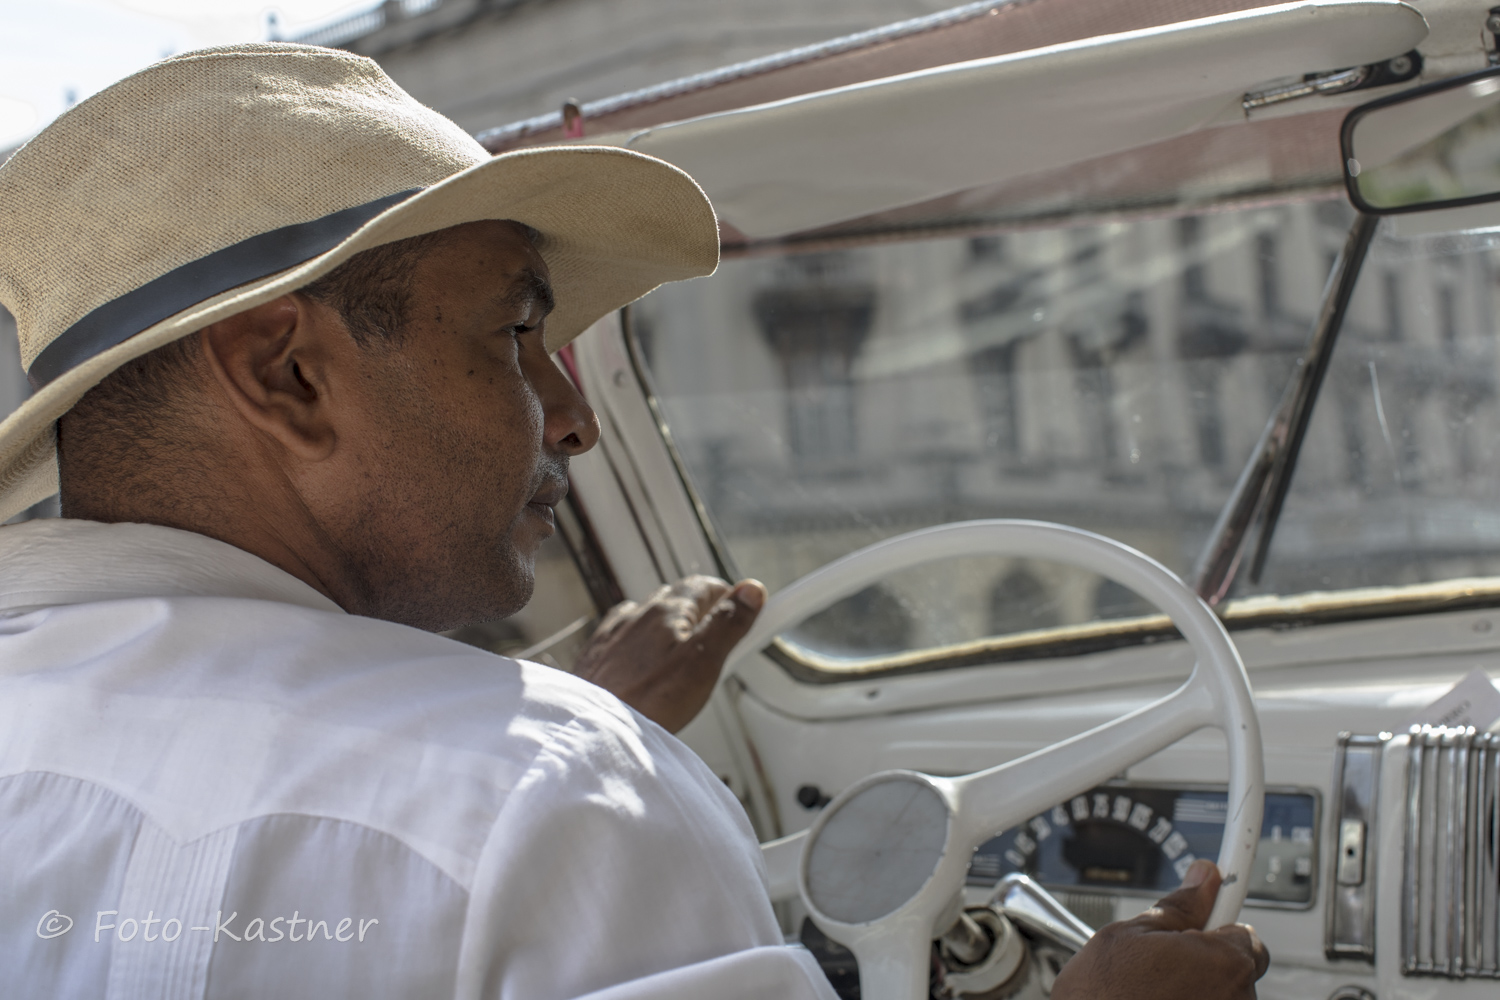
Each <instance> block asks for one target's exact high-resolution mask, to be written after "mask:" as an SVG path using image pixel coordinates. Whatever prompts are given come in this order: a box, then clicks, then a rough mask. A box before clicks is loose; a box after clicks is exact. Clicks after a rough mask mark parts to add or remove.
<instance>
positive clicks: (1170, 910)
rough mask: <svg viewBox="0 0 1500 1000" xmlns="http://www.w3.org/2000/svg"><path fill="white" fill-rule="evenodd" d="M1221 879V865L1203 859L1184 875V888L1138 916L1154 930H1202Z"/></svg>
mask: <svg viewBox="0 0 1500 1000" xmlns="http://www.w3.org/2000/svg"><path fill="white" fill-rule="evenodd" d="M1221 881H1222V878H1221V876H1220V875H1219V866H1218V865H1216V864H1214V863H1213V862H1212V861H1210V860H1208V859H1207V858H1199V859H1198V860H1197V861H1194V862H1193V864H1192V867H1190V868H1189V869H1188V870H1187V874H1186V875H1185V876H1183V879H1182V887H1181V888H1180V889H1178V890H1177V891H1176V892H1174V893H1172V894H1171V895H1169V896H1164V897H1163V898H1162V899H1161V900H1160V901H1159V902H1158V903H1157V904H1156V905H1155V906H1153V907H1152V908H1151V909H1149V910H1147V911H1146V912H1145V913H1143V914H1141V915H1140V916H1139V917H1137V918H1136V919H1137V920H1138V921H1140V922H1141V923H1143V924H1146V925H1147V926H1148V927H1150V928H1151V929H1153V930H1159V931H1197V930H1202V929H1203V925H1204V924H1206V923H1208V914H1209V912H1210V911H1211V910H1213V908H1214V900H1215V899H1217V898H1218V896H1219V883H1220V882H1221Z"/></svg>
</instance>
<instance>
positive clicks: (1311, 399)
mask: <svg viewBox="0 0 1500 1000" xmlns="http://www.w3.org/2000/svg"><path fill="white" fill-rule="evenodd" d="M1379 223H1380V220H1379V218H1377V217H1376V216H1373V215H1365V214H1364V213H1360V214H1358V215H1356V216H1355V218H1354V225H1353V226H1351V227H1350V228H1349V235H1348V237H1347V238H1346V239H1345V240H1344V249H1343V250H1342V251H1341V252H1340V253H1339V255H1338V259H1337V260H1335V261H1334V264H1333V271H1332V273H1330V274H1329V275H1328V284H1327V285H1326V286H1325V287H1324V289H1323V305H1322V308H1321V309H1320V310H1319V311H1318V322H1317V325H1316V326H1314V327H1313V334H1312V339H1310V340H1309V341H1308V344H1307V350H1306V352H1304V354H1303V356H1302V357H1301V358H1300V359H1298V361H1297V367H1296V369H1295V370H1294V371H1293V373H1292V380H1291V382H1289V383H1288V384H1287V387H1286V391H1285V392H1284V393H1283V394H1282V397H1281V402H1280V403H1279V404H1278V405H1277V407H1276V410H1275V412H1273V413H1272V414H1271V419H1270V420H1269V421H1267V423H1266V429H1265V430H1264V431H1262V432H1261V435H1260V440H1259V441H1258V442H1256V445H1255V451H1254V452H1252V453H1251V455H1250V461H1249V462H1247V463H1246V464H1245V468H1244V470H1243V471H1241V472H1240V477H1239V479H1238V480H1237V481H1236V482H1235V484H1234V491H1233V492H1232V493H1231V494H1230V495H1229V500H1228V502H1226V503H1225V504H1224V509H1223V510H1221V511H1220V512H1219V519H1218V520H1217V521H1216V522H1215V523H1214V528H1213V531H1212V532H1211V533H1210V535H1209V538H1208V544H1207V545H1206V546H1204V549H1203V555H1202V556H1200V557H1199V559H1198V566H1197V568H1196V571H1195V576H1196V580H1195V583H1194V589H1195V590H1196V591H1197V592H1198V596H1199V597H1201V598H1203V599H1204V600H1205V601H1207V602H1208V603H1209V604H1210V605H1217V604H1218V603H1219V602H1220V601H1222V600H1223V599H1224V598H1225V596H1226V595H1228V593H1229V589H1230V587H1232V586H1233V585H1234V578H1235V574H1236V573H1237V572H1238V570H1239V567H1240V560H1241V556H1242V555H1243V554H1244V548H1245V540H1246V538H1247V537H1248V536H1249V534H1250V529H1251V527H1252V526H1254V525H1255V524H1256V523H1257V522H1259V524H1260V535H1259V536H1258V538H1257V539H1256V544H1255V555H1254V557H1253V558H1252V559H1251V561H1250V580H1251V582H1258V581H1259V580H1260V574H1261V570H1263V569H1264V568H1265V564H1266V555H1267V553H1268V552H1269V551H1270V548H1271V537H1272V535H1273V533H1274V532H1275V531H1276V522H1277V520H1278V519H1279V518H1280V517H1281V507H1282V504H1283V503H1284V502H1285V501H1286V493H1287V489H1288V487H1290V486H1291V482H1292V474H1293V473H1295V472H1296V471H1297V456H1298V454H1299V453H1300V452H1301V451H1302V441H1303V438H1305V437H1306V436H1307V428H1308V425H1309V424H1310V423H1311V422H1312V412H1313V406H1314V404H1316V403H1317V401H1318V391H1319V390H1320V389H1322V387H1323V377H1324V376H1325V375H1327V374H1328V361H1329V359H1330V358H1331V357H1332V356H1333V346H1334V343H1335V342H1336V341H1337V340H1338V335H1339V330H1340V329H1341V328H1342V327H1343V325H1344V315H1345V314H1346V313H1347V312H1348V311H1349V299H1350V297H1351V296H1352V295H1353V294H1354V284H1355V282H1356V281H1357V280H1358V279H1359V271H1360V267H1361V266H1362V265H1363V264H1364V261H1365V253H1366V251H1368V250H1369V249H1370V241H1371V240H1372V239H1373V238H1374V236H1375V229H1376V227H1377V226H1378V225H1379Z"/></svg>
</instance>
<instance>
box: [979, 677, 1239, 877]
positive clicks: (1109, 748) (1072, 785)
mask: <svg viewBox="0 0 1500 1000" xmlns="http://www.w3.org/2000/svg"><path fill="white" fill-rule="evenodd" d="M1214 720H1215V717H1214V704H1213V698H1212V696H1211V694H1210V693H1209V691H1208V689H1207V686H1206V685H1205V684H1204V683H1203V682H1202V681H1200V680H1199V676H1198V673H1197V672H1196V671H1194V673H1193V676H1192V677H1191V678H1190V679H1189V680H1188V682H1187V683H1186V684H1184V685H1182V687H1180V688H1178V689H1177V690H1176V691H1174V692H1172V693H1171V694H1169V695H1167V696H1166V697H1165V698H1162V699H1160V700H1158V701H1155V702H1152V703H1151V704H1149V705H1146V706H1144V707H1142V708H1140V709H1137V710H1136V711H1134V712H1131V713H1130V714H1129V715H1122V716H1121V717H1120V718H1118V719H1115V720H1114V721H1112V722H1107V723H1105V724H1104V725H1102V726H1098V727H1096V728H1094V729H1090V730H1089V731H1088V732H1084V733H1079V734H1078V735H1077V736H1074V737H1072V738H1070V739H1066V740H1063V741H1062V742H1060V743H1054V744H1052V745H1051V746H1049V747H1046V748H1045V749H1042V750H1038V751H1036V752H1035V753H1031V754H1027V755H1026V756H1025V757H1021V758H1018V759H1016V760H1013V761H1010V762H1009V763H1005V764H1001V765H999V766H997V767H992V768H989V769H988V770H985V771H978V772H975V773H974V774H969V775H966V776H964V777H962V778H953V779H950V781H951V782H952V784H953V786H954V788H955V790H956V792H957V794H958V797H959V808H958V816H959V824H960V833H959V837H960V839H961V840H963V841H964V842H966V843H967V845H968V847H969V848H971V849H972V848H975V847H978V846H979V845H980V844H982V843H984V842H985V841H986V840H988V839H989V838H990V837H993V836H994V835H995V834H997V833H999V832H1000V831H1002V830H1006V829H1009V828H1011V827H1013V826H1016V825H1017V824H1019V823H1022V822H1024V821H1025V820H1027V819H1028V818H1030V817H1032V816H1034V815H1036V814H1037V813H1039V812H1042V811H1043V810H1045V809H1048V808H1050V807H1051V806H1054V805H1056V804H1057V803H1058V802H1060V801H1063V800H1064V799H1068V798H1071V797H1072V796H1074V795H1077V794H1078V793H1080V792H1084V791H1087V790H1088V789H1090V788H1092V787H1094V786H1095V785H1098V784H1100V783H1102V782H1105V781H1108V780H1109V779H1110V778H1113V777H1115V776H1117V775H1118V774H1120V773H1121V772H1122V771H1124V769H1125V767H1127V766H1128V765H1131V764H1135V763H1137V762H1139V761H1142V760H1144V759H1146V758H1147V757H1149V756H1151V755H1152V754H1154V753H1156V752H1157V751H1158V750H1163V749H1165V748H1166V747H1169V746H1171V745H1172V744H1173V743H1176V742H1177V741H1178V740H1180V739H1182V738H1183V737H1184V736H1187V735H1189V734H1190V733H1193V732H1196V731H1197V730H1199V729H1202V728H1203V727H1204V726H1210V725H1213V724H1214Z"/></svg>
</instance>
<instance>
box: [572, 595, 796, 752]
mask: <svg viewBox="0 0 1500 1000" xmlns="http://www.w3.org/2000/svg"><path fill="white" fill-rule="evenodd" d="M765 603H766V588H765V587H764V586H762V585H761V583H760V581H758V580H741V581H740V582H739V583H737V584H735V585H734V587H733V589H731V588H730V586H729V584H727V583H725V582H724V581H723V580H719V579H716V578H714V577H711V576H690V577H688V578H687V579H685V580H680V581H678V582H677V583H675V584H673V585H672V586H670V587H663V588H661V589H660V590H658V591H657V592H656V593H654V594H652V595H651V599H650V600H648V601H647V602H646V603H644V604H637V603H636V602H634V601H626V602H624V603H623V604H618V605H616V606H615V607H614V608H611V609H610V612H609V614H607V615H605V616H604V620H603V621H602V622H600V623H599V628H598V629H597V630H596V631H595V632H594V636H593V638H591V639H590V640H589V644H588V645H587V646H585V647H584V650H583V652H582V653H581V654H579V657H578V660H577V662H576V663H575V664H574V667H573V672H574V673H576V674H578V675H579V676H580V677H582V678H584V679H585V680H590V681H593V682H594V683H595V684H597V685H599V686H600V687H602V688H604V689H605V690H606V691H609V692H611V693H612V694H614V695H615V696H616V697H618V698H619V699H620V700H621V701H623V702H625V704H627V705H629V706H630V707H631V708H633V709H635V710H636V711H637V712H640V713H641V714H642V715H644V716H645V717H646V718H648V719H650V720H651V721H652V722H655V723H656V724H657V725H659V726H661V727H662V728H663V729H665V730H667V731H668V732H670V733H675V732H677V731H678V730H679V729H681V728H682V727H683V726H685V725H687V724H688V723H689V722H691V721H693V716H695V715H697V714H698V712H699V711H700V710H701V709H702V708H703V705H704V703H706V702H707V701H708V696H709V695H710V694H712V693H713V690H714V684H715V683H716V682H717V681H718V679H719V671H721V670H723V669H724V658H725V657H726V656H728V655H729V651H730V650H731V649H733V648H734V644H735V643H737V642H739V641H740V640H741V639H743V638H744V637H745V633H746V632H748V631H750V625H751V623H752V622H754V621H755V616H756V615H758V614H760V609H761V606H762V605H763V604H765Z"/></svg>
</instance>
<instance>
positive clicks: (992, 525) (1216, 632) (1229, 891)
mask: <svg viewBox="0 0 1500 1000" xmlns="http://www.w3.org/2000/svg"><path fill="white" fill-rule="evenodd" d="M973 555H1000V556H1008V557H1020V558H1036V559H1047V560H1051V561H1054V562H1061V563H1066V564H1068V565H1072V566H1076V567H1079V568H1081V569H1085V570H1089V571H1092V572H1095V573H1099V574H1100V575H1102V576H1105V577H1107V578H1109V579H1112V580H1115V581H1116V582H1118V583H1121V584H1123V585H1125V586H1127V587H1129V588H1130V589H1131V590H1133V591H1135V592H1136V593H1138V594H1140V596H1142V597H1144V598H1146V599H1147V600H1149V601H1150V602H1151V603H1152V604H1154V605H1155V606H1156V607H1157V608H1159V609H1160V610H1161V611H1163V612H1164V613H1166V614H1167V616H1168V617H1169V618H1171V619H1172V622H1173V624H1174V625H1176V626H1177V628H1178V630H1179V631H1180V632H1181V633H1182V635H1183V637H1184V638H1186V639H1187V641H1188V643H1189V645H1191V646H1192V647H1193V650H1194V652H1195V653H1196V654H1197V657H1198V659H1197V663H1196V664H1195V665H1194V667H1193V672H1192V674H1191V675H1190V676H1189V678H1188V680H1187V681H1186V682H1185V683H1184V684H1183V685H1182V686H1181V687H1179V688H1178V689H1177V690H1176V691H1174V692H1173V693H1172V694H1169V695H1167V696H1166V697H1165V698H1161V699H1159V700H1157V701H1155V702H1153V703H1151V704H1149V705H1146V706H1145V707H1143V708H1140V709H1138V710H1136V711H1134V712H1130V713H1128V714H1126V715H1124V716H1121V717H1120V718H1118V719H1115V720H1114V721H1112V722H1109V723H1106V724H1104V725H1102V726H1098V727H1095V728H1094V729H1091V730H1089V731H1087V732H1085V733H1081V734H1079V735H1077V736H1074V737H1071V738H1070V739H1067V740H1062V741H1060V742H1058V743H1054V744H1052V745H1051V746H1049V747H1047V748H1045V749H1043V750H1039V751H1037V752H1035V753H1032V754H1028V755H1027V756H1025V757H1021V758H1019V759H1017V760H1014V761H1010V762H1008V763H1006V764H1002V765H999V766H998V767H993V768H988V769H986V770H983V771H978V772H975V773H974V774H970V775H965V776H962V777H958V778H938V777H933V776H931V775H925V774H920V773H918V772H914V771H885V772H881V773H878V774H873V775H869V776H868V777H866V778H863V779H861V780H860V781H858V782H856V783H854V784H853V785H851V786H850V787H849V788H847V789H845V790H844V791H843V792H841V793H840V794H839V795H838V796H837V797H835V798H834V800H833V801H832V802H831V803H829V805H828V806H827V807H825V809H824V810H823V812H822V813H821V814H820V815H819V816H818V818H817V820H816V821H815V822H814V823H813V825H812V827H811V828H810V829H809V830H808V831H807V833H806V834H805V835H798V836H797V837H796V838H795V840H796V841H801V842H802V844H801V849H800V850H799V851H798V852H797V853H798V859H799V863H798V873H797V887H798V892H799V894H800V895H801V897H802V902H803V904H804V905H805V906H806V907H807V910H808V913H809V914H810V915H811V917H812V919H813V921H814V923H816V924H817V925H818V927H819V928H820V929H821V930H822V931H823V933H824V934H826V935H828V936H829V937H830V938H832V939H833V940H835V941H838V942H839V943H840V944H843V945H844V946H845V947H848V948H850V949H851V950H852V951H853V952H854V954H855V956H856V958H857V959H858V961H859V963H860V970H861V977H860V978H861V990H862V995H864V996H866V997H867V998H868V1000H916V998H918V997H922V996H925V995H926V988H927V976H928V961H929V957H928V953H929V950H930V947H931V941H932V939H933V938H934V937H935V936H936V935H938V934H940V933H941V932H942V931H943V930H945V929H946V922H949V921H951V920H952V919H953V917H954V916H956V914H957V906H958V901H959V899H960V892H961V889H962V885H963V880H964V875H965V872H966V870H967V867H968V860H969V857H970V856H971V855H972V852H973V849H974V848H976V847H978V846H979V844H981V843H983V842H984V841H985V840H987V839H989V838H990V837H991V836H993V835H994V834H995V833H996V832H997V831H999V830H1003V829H1009V828H1011V827H1014V826H1016V825H1018V824H1019V823H1021V822H1024V821H1025V820H1026V819H1028V818H1030V817H1032V816H1034V815H1036V814H1038V813H1040V812H1042V811H1043V810H1045V809H1046V808H1047V807H1048V806H1051V805H1053V804H1054V803H1056V802H1058V801H1064V800H1066V799H1068V798H1070V797H1072V796H1074V795H1077V794H1079V793H1081V792H1083V791H1085V790H1087V789H1089V788H1092V787H1093V786H1095V785H1097V784H1099V783H1100V782H1102V781H1105V780H1107V779H1109V778H1110V777H1113V776H1114V775H1116V774H1119V773H1120V772H1121V771H1123V770H1124V769H1125V768H1126V767H1129V766H1131V765H1133V764H1136V763H1139V762H1140V761H1141V760H1144V759H1145V758H1146V757H1149V756H1151V755H1152V754H1153V753H1156V752H1157V751H1159V750H1161V749H1164V748H1165V747H1167V746H1170V745H1172V744H1173V743H1176V742H1177V741H1178V740H1180V739H1181V738H1183V737H1184V736H1187V735H1188V734H1190V733H1192V732H1195V731H1197V730H1198V729H1200V728H1203V727H1205V726H1213V727H1216V728H1218V729H1220V730H1221V731H1223V732H1224V735H1225V742H1226V744H1227V746H1228V751H1229V772H1230V773H1229V796H1228V807H1229V808H1228V814H1227V815H1226V819H1225V826H1224V840H1223V843H1222V844H1221V847H1220V851H1219V858H1218V864H1219V869H1220V872H1221V873H1222V874H1223V877H1224V882H1223V886H1222V887H1221V889H1220V892H1219V897H1218V900H1217V902H1216V903H1215V905H1214V908H1213V911H1212V913H1211V914H1210V916H1209V920H1208V924H1207V927H1208V928H1209V929H1212V928H1215V927H1219V926H1222V925H1224V924H1227V923H1230V922H1232V921H1233V920H1234V918H1235V916H1236V915H1237V914H1238V913H1239V910H1240V907H1241V905H1242V904H1243V903H1244V900H1245V896H1246V893H1247V892H1248V891H1249V875H1250V870H1251V864H1252V862H1253V860H1254V857H1255V849H1256V846H1257V844H1258V842H1259V839H1260V827H1261V816H1262V811H1263V807H1264V793H1265V776H1264V764H1263V760H1262V754H1261V741H1260V724H1259V720H1258V718H1257V716H1256V713H1255V704H1254V700H1253V698H1252V696H1251V693H1250V684H1249V678H1248V677H1247V676H1246V674H1245V668H1244V664H1243V663H1242V662H1241V660H1240V657H1239V652H1238V650H1236V649H1235V646H1234V643H1233V642H1232V641H1231V640H1230V638H1229V634H1228V632H1227V631H1226V630H1225V628H1224V625H1223V623H1222V622H1221V621H1220V620H1219V618H1218V617H1217V616H1216V615H1215V614H1214V613H1213V611H1212V610H1210V609H1209V607H1208V605H1207V604H1205V603H1204V602H1203V601H1202V600H1201V599H1200V598H1199V597H1198V596H1197V595H1196V594H1194V593H1193V592H1192V591H1191V590H1189V589H1188V588H1187V586H1186V585H1184V584H1183V583H1182V581H1181V580H1179V579H1178V578H1177V576H1176V575H1175V574H1173V573H1172V571H1171V570H1169V569H1167V568H1166V567H1165V566H1163V565H1161V564H1160V563H1158V562H1157V561H1156V560H1154V559H1152V558H1151V557H1149V556H1147V555H1145V554H1143V553H1141V552H1139V551H1137V550H1135V549H1132V548H1130V547H1129V546H1127V545H1124V544H1122V543H1120V542H1116V541H1114V540H1113V539H1109V538H1105V537H1104V536H1102V535H1096V534H1094V533H1092V532H1088V531H1083V530H1081V529H1078V528H1070V527H1067V526H1064V525H1058V524H1049V523H1046V522H1042V521H1021V520H998V519H997V520H981V521H965V522H958V523H954V524H944V525H939V526H937V527H932V528H924V529H921V530H918V531H914V532H910V533H908V534H905V535H900V536H897V537H895V538H889V539H885V540H884V541H881V542H877V543H875V544H874V545H871V546H868V547H866V548H864V549H861V550H859V551H857V552H854V553H851V554H850V555H847V556H844V557H843V558H841V559H838V560H835V561H834V562H832V563H829V564H828V565H826V566H824V567H822V568H820V569H818V570H816V571H814V572H813V573H810V574H808V575H807V576H805V577H803V578H802V579H800V580H797V581H796V582H794V583H792V584H791V585H789V586H787V587H785V588H783V589H782V590H780V591H778V592H777V593H776V594H775V595H773V596H772V597H771V599H770V600H769V601H768V602H767V603H766V606H765V608H764V609H762V611H761V614H760V616H759V617H758V618H757V620H756V623H755V626H754V627H753V628H752V629H751V630H750V632H749V633H748V634H747V635H746V636H745V638H744V639H743V640H741V641H740V643H739V644H738V645H737V646H735V648H734V649H733V650H732V651H731V652H730V655H729V657H728V659H727V661H726V667H725V673H726V675H727V674H728V673H729V672H730V671H732V669H733V667H734V665H735V663H736V662H737V661H738V660H740V659H742V658H744V657H745V656H747V655H749V654H751V653H753V652H755V651H757V650H760V649H762V648H764V647H765V646H766V645H767V644H768V643H769V642H770V641H771V640H772V638H774V637H775V636H776V635H777V634H779V633H781V632H782V631H784V630H786V629H787V628H789V627H791V626H793V625H796V624H798V623H799V622H801V621H803V620H804V619H806V618H808V617H810V616H812V615H814V614H816V613H817V612H819V611H822V610H823V609H824V608H827V607H828V606H830V605H832V604H834V603H836V602H837V601H839V600H842V599H843V598H845V597H848V596H850V595H851V594H854V593H857V592H858V591H859V590H861V589H863V588H864V587H866V586H868V585H869V584H870V583H871V582H872V581H874V580H876V579H879V578H881V577H883V576H885V575H887V574H889V573H891V572H894V571H897V570H900V569H907V568H910V567H913V566H919V565H923V564H925V563H929V562H936V561H940V560H943V559H950V558H955V557H959V556H973ZM1059 769H1063V770H1065V771H1066V772H1067V773H1066V774H1065V776H1063V777H1058V775H1057V774H1056V773H1053V772H1055V771H1056V770H1059ZM1002 796H1003V801H1001V798H1002ZM792 841H793V838H787V840H786V841H782V842H777V843H778V845H779V847H778V850H779V853H780V855H781V856H782V857H787V856H788V855H789V849H792V848H794V844H793V843H792ZM767 856H768V858H769V857H770V856H771V852H770V851H768V852H767Z"/></svg>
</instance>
